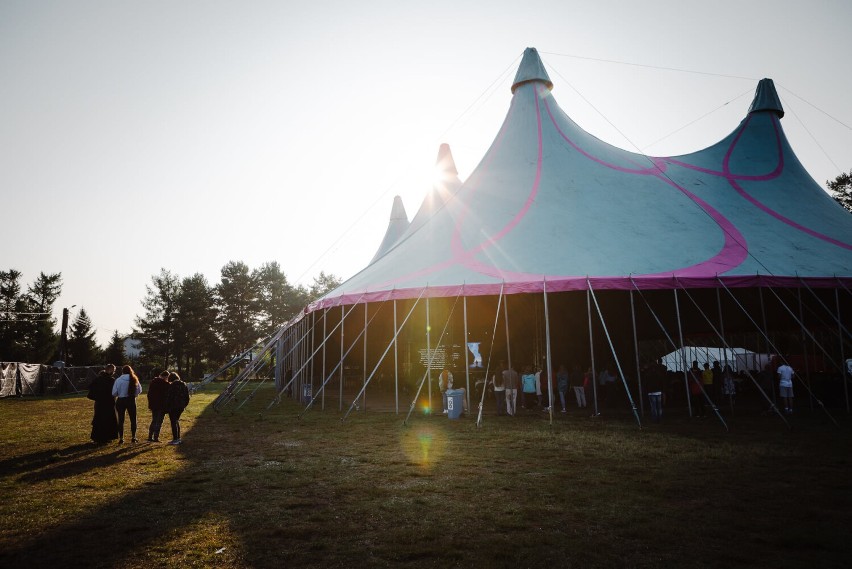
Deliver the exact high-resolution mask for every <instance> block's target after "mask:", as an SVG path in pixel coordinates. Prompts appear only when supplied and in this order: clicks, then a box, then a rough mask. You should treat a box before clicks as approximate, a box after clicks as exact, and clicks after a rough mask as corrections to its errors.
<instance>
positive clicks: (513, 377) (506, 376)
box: [503, 366, 521, 417]
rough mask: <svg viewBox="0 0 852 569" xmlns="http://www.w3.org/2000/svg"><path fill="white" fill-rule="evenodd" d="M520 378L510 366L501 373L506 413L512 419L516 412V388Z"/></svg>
mask: <svg viewBox="0 0 852 569" xmlns="http://www.w3.org/2000/svg"><path fill="white" fill-rule="evenodd" d="M520 383H521V378H520V377H519V376H518V372H516V371H515V369H514V368H513V367H512V366H509V367H508V369H506V370H504V371H503V385H505V386H506V413H507V414H508V415H509V416H510V417H514V416H515V413H516V412H517V410H518V386H519V385H520Z"/></svg>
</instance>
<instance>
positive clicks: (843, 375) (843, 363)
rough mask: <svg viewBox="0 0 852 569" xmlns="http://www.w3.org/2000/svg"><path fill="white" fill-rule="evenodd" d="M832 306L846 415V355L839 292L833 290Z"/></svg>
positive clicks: (847, 405) (847, 394)
mask: <svg viewBox="0 0 852 569" xmlns="http://www.w3.org/2000/svg"><path fill="white" fill-rule="evenodd" d="M834 305H835V308H836V309H837V327H838V330H837V335H838V336H839V337H840V367H841V368H843V369H841V370H840V379H841V380H842V381H843V395H844V396H845V397H846V413H847V414H849V385H848V384H849V382H848V381H847V377H846V376H848V375H849V373H848V372H847V370H846V353H845V351H844V349H843V322H842V321H841V320H840V292H839V291H838V290H837V289H836V288H835V289H834Z"/></svg>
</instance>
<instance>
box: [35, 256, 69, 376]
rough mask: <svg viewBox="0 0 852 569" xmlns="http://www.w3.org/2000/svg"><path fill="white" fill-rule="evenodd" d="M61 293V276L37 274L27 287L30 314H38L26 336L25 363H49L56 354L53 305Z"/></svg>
mask: <svg viewBox="0 0 852 569" xmlns="http://www.w3.org/2000/svg"><path fill="white" fill-rule="evenodd" d="M61 292H62V274H61V273H55V274H52V275H46V274H45V273H43V272H42V273H39V276H38V278H37V279H36V280H35V281H34V282H33V284H31V285H29V287H28V290H27V299H28V304H29V307H30V312H39V313H41V314H39V315H37V316H36V317H35V318H33V320H32V326H31V330H30V332H29V333H28V334H27V351H28V357H27V361H30V362H34V363H49V362H50V360H51V359H52V356H53V355H54V354H55V353H56V349H57V346H58V343H59V335H58V334H57V333H56V332H55V329H56V319H55V318H54V317H53V315H52V314H53V305H54V304H55V303H56V300H57V299H58V298H59V295H60V293H61Z"/></svg>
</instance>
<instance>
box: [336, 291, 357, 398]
mask: <svg viewBox="0 0 852 569" xmlns="http://www.w3.org/2000/svg"><path fill="white" fill-rule="evenodd" d="M352 306H353V308H354V306H355V305H354V304H353V305H352ZM350 311H351V309H350ZM345 319H346V315H345V314H344V313H343V305H342V304H341V305H340V361H339V362H338V364H337V366H338V367H339V368H340V381H339V382H338V383H340V397H339V399H338V402H337V406H338V411H343V368H344V367H345V366H344V365H343V329H344V326H343V321H344V320H345Z"/></svg>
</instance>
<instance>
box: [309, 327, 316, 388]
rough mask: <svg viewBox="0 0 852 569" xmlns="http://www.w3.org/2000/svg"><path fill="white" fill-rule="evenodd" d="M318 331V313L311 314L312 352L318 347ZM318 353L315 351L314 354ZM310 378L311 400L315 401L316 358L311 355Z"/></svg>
mask: <svg viewBox="0 0 852 569" xmlns="http://www.w3.org/2000/svg"><path fill="white" fill-rule="evenodd" d="M316 330H317V313H316V311H314V312H311V350H313V349H314V346H316ZM315 353H316V351H314V354H315ZM310 370H311V371H310V374H311V375H310V377H311V399H313V393H314V356H313V354H312V355H311V367H310Z"/></svg>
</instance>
